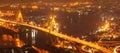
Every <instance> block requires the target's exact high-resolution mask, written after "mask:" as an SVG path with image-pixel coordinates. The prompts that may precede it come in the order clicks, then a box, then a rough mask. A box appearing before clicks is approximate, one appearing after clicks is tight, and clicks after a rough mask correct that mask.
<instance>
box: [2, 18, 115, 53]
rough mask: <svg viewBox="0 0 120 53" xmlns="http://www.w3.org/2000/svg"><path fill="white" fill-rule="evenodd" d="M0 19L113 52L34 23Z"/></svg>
mask: <svg viewBox="0 0 120 53" xmlns="http://www.w3.org/2000/svg"><path fill="white" fill-rule="evenodd" d="M0 21H3V22H9V23H14V24H19V25H23V26H27V27H31V28H34V29H37V30H40V31H43V32H46V33H50V34H52V35H54V36H57V37H59V38H62V39H65V40H68V41H73V42H76V43H80V44H83V45H86V46H89V47H92V48H95V49H98V50H100V51H102V52H103V53H113V52H112V51H111V50H109V49H106V48H104V47H102V46H99V45H98V44H95V43H92V42H88V41H84V40H80V39H77V38H74V37H70V36H68V35H65V34H61V33H57V32H53V31H50V30H48V29H45V28H42V27H38V26H35V25H30V24H27V23H24V22H23V23H21V22H15V21H9V20H4V19H0Z"/></svg>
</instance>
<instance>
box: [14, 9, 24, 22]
mask: <svg viewBox="0 0 120 53" xmlns="http://www.w3.org/2000/svg"><path fill="white" fill-rule="evenodd" d="M16 20H17V22H23V21H24V20H23V16H22V13H21V10H18V13H17V16H16Z"/></svg>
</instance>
